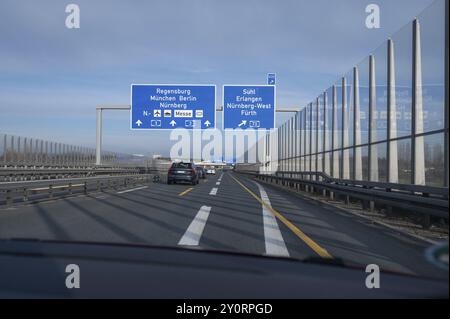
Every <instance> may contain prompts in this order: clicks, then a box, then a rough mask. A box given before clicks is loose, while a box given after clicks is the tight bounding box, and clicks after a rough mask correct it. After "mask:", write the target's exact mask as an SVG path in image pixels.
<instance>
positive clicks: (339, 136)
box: [0, 0, 449, 286]
mask: <svg viewBox="0 0 450 319" xmlns="http://www.w3.org/2000/svg"><path fill="white" fill-rule="evenodd" d="M366 2H367V1H362V0H361V1H339V4H338V3H337V2H336V3H335V2H334V1H325V0H319V1H312V0H302V1H257V2H255V1H218V0H212V1H199V0H189V1H182V2H177V1H159V0H158V1H140V2H125V1H105V0H89V1H87V0H78V1H73V3H72V4H70V5H69V4H67V5H66V4H61V3H60V2H57V1H52V0H41V1H39V6H37V5H34V4H31V3H30V1H25V0H14V1H13V0H2V1H0V29H1V30H2V31H1V34H0V70H1V71H0V84H1V85H0V110H1V112H0V114H1V116H0V241H1V240H10V239H30V240H36V239H38V240H53V241H65V242H69V243H75V242H82V243H102V244H133V245H134V244H140V245H148V246H157V247H163V248H164V247H170V248H176V249H179V250H182V251H195V252H196V251H204V252H208V253H210V254H214V253H217V254H229V258H232V256H233V254H234V253H235V254H244V255H248V256H258V259H257V260H278V259H288V260H292V261H293V262H298V263H299V264H305V263H308V262H309V263H313V264H314V263H316V264H321V263H323V264H328V265H330V267H333V265H334V266H335V267H341V268H344V269H350V268H354V267H356V268H358V269H359V270H360V271H361V273H362V277H364V278H365V276H366V275H367V273H370V269H372V268H370V267H378V268H379V269H381V271H382V272H383V271H385V272H394V273H398V274H402V275H410V276H416V277H422V278H430V277H432V278H437V279H438V280H448V259H447V264H446V262H445V260H446V259H445V258H448V252H447V255H445V254H446V253H445V249H444V252H443V253H442V250H439V253H440V255H439V260H440V262H439V266H436V264H435V263H434V262H433V261H432V260H430V258H432V256H434V255H433V254H429V253H427V249H430V247H432V246H434V245H436V244H445V243H446V242H448V211H447V210H448V176H447V175H448V165H449V164H448V163H449V161H448V118H447V117H448V105H447V104H446V101H447V100H448V99H447V96H448V91H446V90H447V89H446V87H447V86H448V83H447V82H446V81H448V77H447V74H446V72H447V71H446V70H447V67H446V66H448V65H447V64H446V63H447V58H448V56H447V55H446V54H448V52H446V33H445V25H446V16H445V12H446V10H445V1H444V0H436V1H431V0H417V1H414V2H413V3H412V2H411V1H408V0H398V1H378V2H379V3H378V4H372V5H369V4H368V3H366ZM380 17H382V18H380ZM447 45H448V44H447ZM446 247H447V248H446V249H447V251H448V246H446ZM441 253H442V254H443V255H444V257H442V254H441ZM227 256H228V255H227ZM430 256H431V257H430ZM445 256H447V257H445ZM261 257H263V258H261ZM436 258H437V257H436ZM230 260H231V259H230ZM330 261H333V262H330ZM442 261H443V262H442ZM443 264H444V266H442V265H443ZM445 264H446V265H447V266H445ZM244 266H245V267H249V266H248V264H247V265H244V264H243V267H244ZM367 267H369V268H367ZM446 267H447V268H446ZM362 277H361V278H362ZM361 285H363V286H364V285H365V283H364V281H363V280H362V281H361Z"/></svg>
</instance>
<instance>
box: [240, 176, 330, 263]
mask: <svg viewBox="0 0 450 319" xmlns="http://www.w3.org/2000/svg"><path fill="white" fill-rule="evenodd" d="M231 177H232V178H233V179H234V180H235V181H236V183H238V184H239V185H240V186H241V187H242V188H243V189H245V190H246V191H247V192H248V193H249V194H250V195H252V196H253V197H254V198H255V199H256V200H257V201H258V202H260V203H261V204H262V205H264V206H266V207H267V209H269V210H270V211H271V212H272V213H273V214H274V215H275V217H277V218H278V219H279V220H280V221H281V222H282V223H283V224H285V225H286V227H288V228H289V229H290V230H291V231H292V232H293V233H294V234H295V235H297V237H299V238H300V239H301V240H303V242H304V243H305V244H306V245H308V246H309V247H310V248H311V249H312V250H314V251H315V252H316V253H317V254H318V255H319V256H320V257H322V258H333V256H331V255H330V253H328V251H326V249H325V248H322V247H321V246H319V244H317V243H316V242H315V241H314V240H312V239H311V238H310V237H308V235H306V234H305V233H304V232H302V231H301V230H300V229H299V228H298V227H297V226H295V225H294V224H292V223H291V222H290V221H289V220H287V219H286V217H284V216H283V215H282V214H281V213H279V212H278V211H277V210H275V208H273V207H272V206H271V205H269V204H267V203H266V202H265V201H263V200H262V199H261V198H259V197H258V196H257V195H256V194H255V193H253V192H252V191H251V190H250V189H248V188H247V187H246V186H245V185H244V184H242V183H241V182H240V181H238V180H237V179H236V178H235V177H234V176H231Z"/></svg>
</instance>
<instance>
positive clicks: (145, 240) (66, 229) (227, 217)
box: [0, 171, 448, 277]
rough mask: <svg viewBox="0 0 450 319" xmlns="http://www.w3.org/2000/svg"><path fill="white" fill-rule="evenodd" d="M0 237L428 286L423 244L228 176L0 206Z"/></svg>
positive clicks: (430, 270)
mask: <svg viewBox="0 0 450 319" xmlns="http://www.w3.org/2000/svg"><path fill="white" fill-rule="evenodd" d="M0 238H38V239H52V240H53V239H54V240H68V241H90V242H117V243H140V244H150V245H157V246H161V245H162V246H188V247H190V248H198V249H213V250H225V251H233V252H236V251H237V252H242V253H252V254H260V255H261V254H267V255H274V256H285V257H293V258H300V259H303V258H307V257H318V258H324V259H330V258H333V259H336V258H341V259H343V260H346V261H350V262H353V263H357V264H360V265H363V266H366V265H368V264H377V265H379V266H380V267H381V269H382V270H383V269H384V270H391V271H396V272H402V273H407V274H412V275H419V276H426V277H436V276H438V277H441V276H442V277H444V276H448V273H446V272H444V271H441V270H439V269H437V268H435V267H434V266H433V265H431V264H429V262H428V261H427V260H426V258H425V255H424V251H425V249H426V248H427V247H428V246H429V244H426V243H423V242H421V241H419V240H415V239H411V238H409V237H406V236H404V235H400V234H397V233H395V232H394V231H392V230H390V229H387V228H384V227H383V226H378V225H374V224H371V223H370V222H368V221H366V220H364V219H360V218H358V217H355V216H353V215H350V214H347V213H345V212H342V211H337V210H335V209H333V208H332V207H330V206H326V205H323V204H319V203H317V202H315V201H313V200H307V199H303V198H301V197H299V196H296V195H295V194H292V193H288V192H285V191H283V190H280V189H277V188H276V187H274V186H269V185H266V184H261V183H256V182H255V181H253V180H251V179H249V178H247V177H245V176H242V175H239V174H235V173H233V172H220V171H219V172H218V173H217V175H212V176H211V175H210V176H208V178H207V179H206V180H201V181H200V184H199V185H196V186H190V185H167V184H161V183H151V184H148V185H144V186H136V187H134V188H129V189H122V190H116V191H107V192H101V193H92V194H89V195H87V196H84V195H82V196H76V197H70V198H63V199H55V200H51V201H46V202H41V203H38V204H30V205H24V204H19V205H16V206H13V207H9V208H5V207H0Z"/></svg>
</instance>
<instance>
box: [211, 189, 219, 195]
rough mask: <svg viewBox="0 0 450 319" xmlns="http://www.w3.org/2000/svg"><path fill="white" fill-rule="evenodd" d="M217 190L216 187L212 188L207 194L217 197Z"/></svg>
mask: <svg viewBox="0 0 450 319" xmlns="http://www.w3.org/2000/svg"><path fill="white" fill-rule="evenodd" d="M218 190H219V189H218V188H217V187H214V188H213V189H211V191H210V192H209V195H213V196H215V195H217V191H218Z"/></svg>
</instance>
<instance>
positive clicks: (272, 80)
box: [267, 73, 277, 85]
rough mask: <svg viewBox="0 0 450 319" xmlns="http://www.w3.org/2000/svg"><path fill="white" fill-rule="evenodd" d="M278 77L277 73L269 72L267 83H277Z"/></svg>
mask: <svg viewBox="0 0 450 319" xmlns="http://www.w3.org/2000/svg"><path fill="white" fill-rule="evenodd" d="M276 77H277V75H276V74H275V73H269V74H267V84H268V85H275V84H277V80H276Z"/></svg>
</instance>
